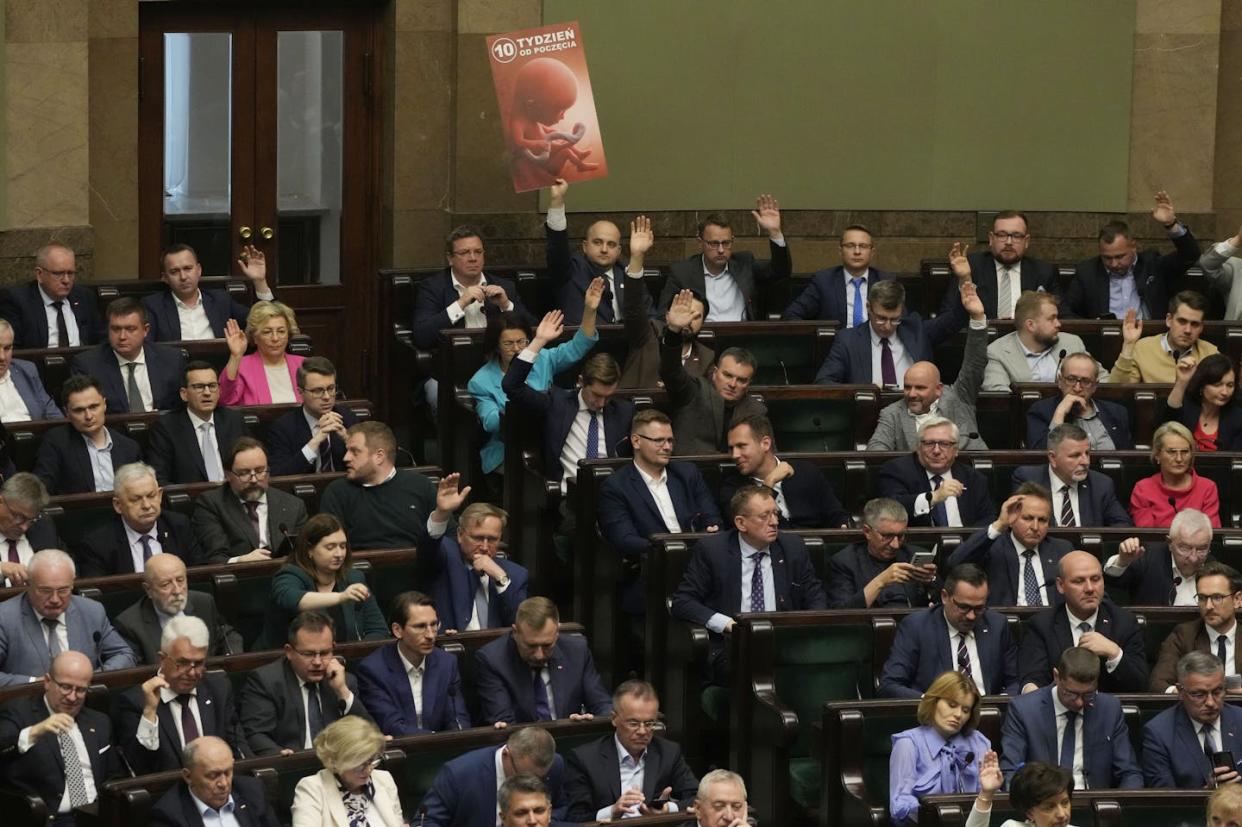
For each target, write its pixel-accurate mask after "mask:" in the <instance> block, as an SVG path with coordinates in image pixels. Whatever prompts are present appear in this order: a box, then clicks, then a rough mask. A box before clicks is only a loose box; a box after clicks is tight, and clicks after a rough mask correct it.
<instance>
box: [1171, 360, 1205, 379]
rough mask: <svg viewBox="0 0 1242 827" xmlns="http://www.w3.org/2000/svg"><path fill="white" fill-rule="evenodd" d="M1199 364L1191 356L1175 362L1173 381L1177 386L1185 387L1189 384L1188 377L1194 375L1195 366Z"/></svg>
mask: <svg viewBox="0 0 1242 827" xmlns="http://www.w3.org/2000/svg"><path fill="white" fill-rule="evenodd" d="M1198 364H1199V360H1198V359H1196V358H1195V357H1193V356H1183V357H1182V358H1180V359H1178V360H1177V378H1176V379H1174V381H1175V382H1176V383H1177V384H1179V385H1186V384H1189V382H1190V377H1192V376H1194V375H1195V366H1196V365H1198Z"/></svg>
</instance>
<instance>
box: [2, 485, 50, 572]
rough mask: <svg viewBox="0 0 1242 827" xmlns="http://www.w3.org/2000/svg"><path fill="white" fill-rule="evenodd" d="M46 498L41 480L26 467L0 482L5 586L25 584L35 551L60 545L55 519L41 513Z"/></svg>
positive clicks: (45, 504)
mask: <svg viewBox="0 0 1242 827" xmlns="http://www.w3.org/2000/svg"><path fill="white" fill-rule="evenodd" d="M48 499H49V498H48V493H47V488H45V487H44V486H43V482H42V481H41V480H40V479H39V478H38V477H36V476H35V475H34V474H31V473H30V472H29V471H18V472H17V473H16V474H14V475H13V476H11V477H9V478H8V479H6V480H5V481H4V485H3V486H0V579H3V581H4V585H6V586H24V585H26V577H27V574H28V572H27V566H29V565H30V558H31V557H33V556H34V553H35V552H36V551H42V550H43V549H45V548H64V543H62V542H61V539H60V535H59V534H58V533H57V532H56V523H55V522H53V521H52V518H51V517H46V518H43V517H41V515H42V514H43V509H44V508H47V504H48Z"/></svg>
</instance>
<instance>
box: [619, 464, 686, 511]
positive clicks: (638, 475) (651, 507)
mask: <svg viewBox="0 0 1242 827" xmlns="http://www.w3.org/2000/svg"><path fill="white" fill-rule="evenodd" d="M628 467H629V468H630V471H631V473H629V474H627V475H626V477H627V478H626V486H627V487H628V488H629V489H630V496H631V497H632V499H631V502H637V503H642V505H643V507H644V508H646V509H647V511H648V513H649V514H650V516H651V517H652V518H653V519H654V520H655V522H656V524H657V525H664V517H662V516H661V515H660V509H659V507H658V506H657V505H656V501H655V497H654V496H653V495H652V493H651V489H650V488H648V487H647V484H646V481H645V480H644V479H643V474H642V472H641V471H639V470H638V466H637V465H634V463H630V465H629V466H628ZM668 482H669V485H668V490H669V495H670V496H672V493H673V485H672V483H673V475H672V474H669V476H668ZM673 506H674V507H676V506H677V500H676V499H674V500H673ZM682 513H683V512H682V510H681V509H677V516H678V517H680V516H681V515H682Z"/></svg>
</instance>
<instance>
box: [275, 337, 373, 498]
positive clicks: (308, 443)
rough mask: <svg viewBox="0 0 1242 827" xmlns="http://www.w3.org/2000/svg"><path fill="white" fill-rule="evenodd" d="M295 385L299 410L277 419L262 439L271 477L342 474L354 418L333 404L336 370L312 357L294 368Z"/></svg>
mask: <svg viewBox="0 0 1242 827" xmlns="http://www.w3.org/2000/svg"><path fill="white" fill-rule="evenodd" d="M297 381H298V389H299V390H301V392H302V407H300V408H298V409H297V410H293V411H289V413H287V414H284V415H282V416H281V417H280V418H278V419H277V420H276V421H275V422H273V423H272V424H271V425H270V426H268V429H267V434H266V435H265V441H266V443H267V453H268V463H269V470H270V472H271V474H272V475H273V476H278V477H279V476H288V475H291V474H318V473H323V472H329V471H344V470H345V440H346V439H347V436H346V431H348V430H349V429H350V428H351V427H353V426H354V425H355V424H357V422H358V417H357V416H355V415H354V412H353V411H351V410H350V409H349V406H348V405H343V404H338V403H337V401H336V400H337V397H338V395H339V393H340V389H339V388H338V386H337V384H336V367H335V366H334V365H333V364H332V362H330V361H329V360H327V359H326V358H324V357H323V356H312V357H310V358H309V359H307V360H306V361H304V362H303V363H302V364H301V366H299V367H298V374H297Z"/></svg>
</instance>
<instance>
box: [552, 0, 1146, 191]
mask: <svg viewBox="0 0 1242 827" xmlns="http://www.w3.org/2000/svg"><path fill="white" fill-rule="evenodd" d="M543 10H544V20H545V21H546V22H549V23H551V22H562V21H570V20H578V21H580V22H581V24H582V30H583V40H584V41H585V45H586V52H587V60H588V64H589V67H590V71H591V82H592V86H593V87H594V89H595V99H596V106H597V108H598V111H599V117H600V124H601V130H602V132H603V135H604V142H605V149H606V151H607V156H608V163H609V167H610V177H609V178H607V179H604V180H602V181H597V182H586V183H582V184H579V185H577V186H575V188H574V191H573V193H572V207H573V209H575V210H590V209H610V210H630V209H645V210H675V209H706V208H726V207H728V208H737V207H742V206H746V205H747V204H753V201H754V197H755V195H756V194H758V193H760V192H772V193H774V194H776V195H777V197H778V198H779V199H780V202H781V206H783V207H788V208H797V209H867V210H879V209H889V210H916V209H918V210H976V209H977V210H987V209H999V208H1004V207H1007V206H1010V205H1017V206H1020V207H1021V208H1022V209H1027V210H1101V211H1112V210H1124V209H1125V207H1126V193H1127V180H1126V179H1127V173H1128V168H1129V144H1130V79H1131V64H1132V58H1133V42H1134V15H1135V12H1134V2H1133V0H1091V2H1082V0H1039V2H1029V0H1028V1H1026V2H1021V1H1018V0H1001V2H990V3H988V2H979V1H978V0H849V1H847V0H803V1H802V2H797V1H796V0H766V2H765V0H714V2H710V3H709V2H700V0H626V2H616V0H544V4H543Z"/></svg>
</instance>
